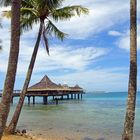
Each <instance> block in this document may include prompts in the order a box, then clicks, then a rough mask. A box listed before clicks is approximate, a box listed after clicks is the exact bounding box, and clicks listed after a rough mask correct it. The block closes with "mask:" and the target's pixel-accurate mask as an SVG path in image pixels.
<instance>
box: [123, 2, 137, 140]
mask: <svg viewBox="0 0 140 140" xmlns="http://www.w3.org/2000/svg"><path fill="white" fill-rule="evenodd" d="M136 13H137V1H136V0H131V1H130V74H129V87H128V100H127V110H126V117H125V123H124V131H123V135H122V140H132V139H133V127H134V120H135V105H136V93H137V14H136Z"/></svg>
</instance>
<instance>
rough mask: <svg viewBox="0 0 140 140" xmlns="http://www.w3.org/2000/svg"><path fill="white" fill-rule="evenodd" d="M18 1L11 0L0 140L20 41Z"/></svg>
mask: <svg viewBox="0 0 140 140" xmlns="http://www.w3.org/2000/svg"><path fill="white" fill-rule="evenodd" d="M20 2H21V1H20V0H12V20H11V48H10V56H9V62H8V69H7V74H6V79H5V83H4V89H3V95H2V100H1V103H0V140H1V138H2V135H3V131H4V129H5V125H6V121H7V117H8V114H9V109H10V100H11V96H12V92H13V88H14V83H15V77H16V70H17V63H18V55H19V41H20Z"/></svg>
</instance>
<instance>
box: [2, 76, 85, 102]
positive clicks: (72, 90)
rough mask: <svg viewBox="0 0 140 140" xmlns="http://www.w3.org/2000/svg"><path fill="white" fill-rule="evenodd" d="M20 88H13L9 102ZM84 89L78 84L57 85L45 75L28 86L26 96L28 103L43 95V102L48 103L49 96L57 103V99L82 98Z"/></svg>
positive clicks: (16, 95)
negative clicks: (70, 85)
mask: <svg viewBox="0 0 140 140" xmlns="http://www.w3.org/2000/svg"><path fill="white" fill-rule="evenodd" d="M20 94H21V90H14V91H13V94H12V97H11V103H13V98H14V97H19V96H20ZM83 94H84V91H83V89H82V88H81V87H79V86H78V85H76V86H74V87H69V86H67V85H61V84H59V85H57V84H55V83H53V82H52V81H51V80H50V79H49V78H48V77H47V76H44V77H43V79H42V80H41V81H40V82H38V83H37V84H35V85H33V86H31V87H29V88H28V90H27V93H26V97H27V98H28V104H30V103H31V98H32V103H33V104H35V103H36V102H35V97H37V96H38V97H43V104H44V105H45V104H48V97H51V98H52V100H54V101H55V102H56V104H58V101H59V100H69V99H74V100H76V99H78V100H79V99H82V96H83ZM1 96H2V90H0V97H1Z"/></svg>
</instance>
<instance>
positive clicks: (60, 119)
mask: <svg viewBox="0 0 140 140" xmlns="http://www.w3.org/2000/svg"><path fill="white" fill-rule="evenodd" d="M126 98H127V93H125V92H110V93H86V94H85V95H84V96H83V99H82V100H79V101H78V100H63V101H59V105H55V104H52V101H50V104H49V105H42V98H41V97H40V98H37V99H36V102H37V104H35V105H30V106H28V105H27V99H26V101H25V105H24V108H23V111H22V114H21V117H20V120H19V124H18V128H19V129H24V128H26V129H27V130H28V131H30V132H32V133H34V134H35V135H40V137H42V138H45V139H47V137H51V136H57V137H58V139H60V140H61V139H62V138H63V139H66V140H78V139H79V140H118V139H120V138H121V133H122V130H123V124H124V117H125V106H126ZM16 102H17V99H16V98H15V99H14V104H13V105H12V106H11V112H10V116H12V113H13V111H14V108H15V105H16ZM9 120H10V118H9ZM139 124H140V93H138V95H137V107H136V120H135V131H134V133H135V135H134V137H135V140H140V133H139V132H140V125H139ZM60 135H61V136H60ZM59 137H60V138H59Z"/></svg>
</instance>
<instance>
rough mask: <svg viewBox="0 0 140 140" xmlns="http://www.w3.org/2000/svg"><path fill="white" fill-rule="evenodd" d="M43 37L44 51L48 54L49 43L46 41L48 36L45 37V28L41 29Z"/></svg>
mask: <svg viewBox="0 0 140 140" xmlns="http://www.w3.org/2000/svg"><path fill="white" fill-rule="evenodd" d="M43 39H44V42H45V47H46V51H47V53H48V55H50V54H49V43H48V38H47V37H46V34H45V30H44V31H43Z"/></svg>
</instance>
